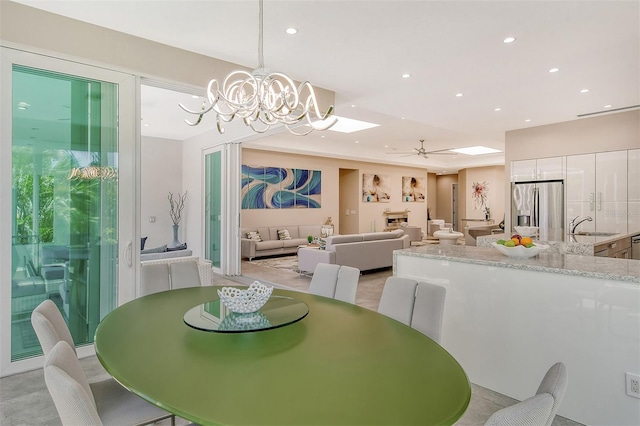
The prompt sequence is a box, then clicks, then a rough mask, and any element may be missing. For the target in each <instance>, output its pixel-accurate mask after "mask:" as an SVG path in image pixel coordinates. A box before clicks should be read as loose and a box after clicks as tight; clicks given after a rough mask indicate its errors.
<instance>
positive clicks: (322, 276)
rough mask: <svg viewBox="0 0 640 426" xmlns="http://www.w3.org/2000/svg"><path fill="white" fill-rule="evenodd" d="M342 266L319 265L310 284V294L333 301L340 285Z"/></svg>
mask: <svg viewBox="0 0 640 426" xmlns="http://www.w3.org/2000/svg"><path fill="white" fill-rule="evenodd" d="M339 272H340V265H332V264H330V263H318V264H317V265H316V268H315V270H314V271H313V277H312V278H311V283H310V284H309V293H311V294H315V295H318V296H324V297H330V298H332V299H333V297H334V295H335V294H336V285H337V284H338V273H339Z"/></svg>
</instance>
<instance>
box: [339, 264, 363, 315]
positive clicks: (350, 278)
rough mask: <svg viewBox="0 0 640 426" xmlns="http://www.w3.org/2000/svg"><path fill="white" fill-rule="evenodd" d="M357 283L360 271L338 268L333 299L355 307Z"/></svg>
mask: <svg viewBox="0 0 640 426" xmlns="http://www.w3.org/2000/svg"><path fill="white" fill-rule="evenodd" d="M358 281H360V269H358V268H354V267H351V266H340V270H339V271H338V281H337V282H336V290H335V293H334V296H333V298H334V299H336V300H341V301H343V302H348V303H351V304H354V305H355V304H356V293H357V292H358Z"/></svg>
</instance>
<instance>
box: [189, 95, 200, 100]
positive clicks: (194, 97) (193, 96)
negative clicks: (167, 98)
mask: <svg viewBox="0 0 640 426" xmlns="http://www.w3.org/2000/svg"><path fill="white" fill-rule="evenodd" d="M191 97H192V98H193V99H198V98H199V97H200V96H198V95H191Z"/></svg>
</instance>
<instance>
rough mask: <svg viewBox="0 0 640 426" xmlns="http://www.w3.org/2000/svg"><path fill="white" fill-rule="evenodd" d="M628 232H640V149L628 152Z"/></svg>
mask: <svg viewBox="0 0 640 426" xmlns="http://www.w3.org/2000/svg"><path fill="white" fill-rule="evenodd" d="M627 174H628V180H627V194H628V205H627V230H628V232H636V231H640V149H630V150H629V151H627Z"/></svg>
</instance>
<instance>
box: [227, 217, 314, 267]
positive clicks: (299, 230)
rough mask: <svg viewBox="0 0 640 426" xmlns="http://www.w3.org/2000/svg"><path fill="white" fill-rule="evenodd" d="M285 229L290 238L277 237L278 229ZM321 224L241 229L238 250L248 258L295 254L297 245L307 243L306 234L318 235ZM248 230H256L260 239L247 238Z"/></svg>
mask: <svg viewBox="0 0 640 426" xmlns="http://www.w3.org/2000/svg"><path fill="white" fill-rule="evenodd" d="M283 229H286V230H288V231H289V235H290V236H291V239H290V240H280V239H278V231H279V230H283ZM321 229H322V225H282V226H269V227H257V228H245V229H242V231H241V232H242V234H241V242H240V251H241V254H242V257H245V258H248V259H249V260H251V259H253V258H256V257H263V256H274V255H280V254H296V252H297V251H298V246H301V245H303V244H307V236H309V235H311V236H313V237H319V236H320V231H321ZM249 231H254V232H258V233H259V234H260V237H261V238H262V241H255V240H251V239H249V238H247V233H248V232H249Z"/></svg>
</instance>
